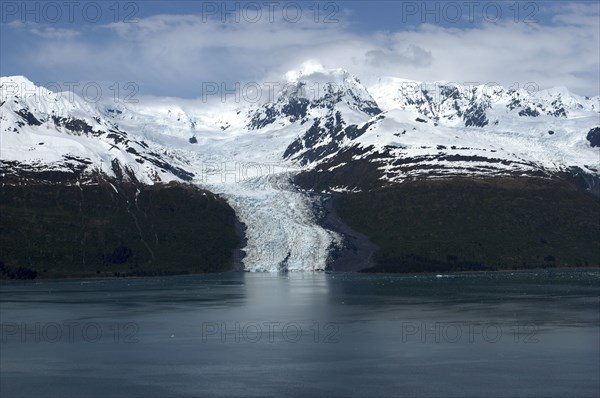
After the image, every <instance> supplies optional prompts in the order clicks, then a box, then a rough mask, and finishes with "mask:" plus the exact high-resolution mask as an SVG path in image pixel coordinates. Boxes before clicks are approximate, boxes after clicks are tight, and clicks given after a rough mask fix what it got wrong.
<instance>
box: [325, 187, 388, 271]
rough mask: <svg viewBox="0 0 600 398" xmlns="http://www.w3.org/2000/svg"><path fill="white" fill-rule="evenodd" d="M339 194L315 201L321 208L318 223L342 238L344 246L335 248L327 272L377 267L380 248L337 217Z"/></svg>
mask: <svg viewBox="0 0 600 398" xmlns="http://www.w3.org/2000/svg"><path fill="white" fill-rule="evenodd" d="M336 200H337V194H335V193H333V194H329V195H323V196H320V197H319V199H317V200H316V201H315V203H318V204H319V205H320V206H319V207H320V208H319V209H316V210H320V212H319V211H316V214H317V223H318V224H319V225H321V226H322V227H323V228H325V229H328V230H331V231H333V232H336V233H338V234H339V235H341V236H342V239H343V241H342V246H341V247H338V248H335V249H334V250H333V251H332V253H330V257H329V259H328V262H327V267H326V268H325V271H334V272H358V271H361V270H365V269H368V268H371V267H373V266H375V263H374V262H373V260H372V257H373V254H374V253H375V252H376V251H377V250H378V249H379V247H378V246H377V245H376V244H374V243H373V242H371V240H370V239H369V238H368V237H367V236H366V235H364V234H362V233H360V232H357V231H355V230H354V229H352V228H350V227H349V226H348V225H347V224H346V223H344V221H343V220H342V219H341V218H340V217H339V216H338V215H337V213H336V211H335V201H336Z"/></svg>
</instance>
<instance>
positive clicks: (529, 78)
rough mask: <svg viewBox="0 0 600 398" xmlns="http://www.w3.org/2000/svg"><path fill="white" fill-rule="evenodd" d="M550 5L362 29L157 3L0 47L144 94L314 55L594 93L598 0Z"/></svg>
mask: <svg viewBox="0 0 600 398" xmlns="http://www.w3.org/2000/svg"><path fill="white" fill-rule="evenodd" d="M553 7H554V8H553V9H552V12H553V13H554V14H553V15H554V16H553V18H551V23H545V24H542V23H538V24H532V23H523V22H522V21H521V22H514V21H512V20H506V21H500V22H497V23H484V24H478V25H460V24H458V25H456V26H451V27H444V26H435V25H429V24H422V25H420V26H418V27H413V28H410V29H408V28H406V27H405V28H404V30H397V31H381V32H360V31H358V30H356V29H355V27H354V26H353V25H351V24H350V23H349V22H347V21H345V20H344V18H343V15H341V16H340V18H339V19H340V22H339V23H327V24H326V23H322V22H320V23H317V22H315V21H314V20H312V19H311V18H303V19H302V20H300V21H297V22H294V23H291V22H290V21H286V20H285V19H282V18H279V19H276V20H274V21H272V22H271V21H269V20H266V19H262V20H259V21H257V22H255V23H250V22H247V21H246V22H245V21H244V20H243V19H242V20H241V22H240V23H232V22H228V23H222V22H221V21H220V20H216V19H206V18H205V17H203V16H202V15H153V16H150V17H146V18H139V20H138V22H137V23H124V22H121V23H110V24H106V25H95V26H92V27H89V28H88V29H86V30H85V32H83V33H82V34H78V33H77V32H75V31H72V30H63V29H59V28H54V27H47V26H41V25H40V26H36V27H32V26H28V27H27V28H28V29H29V32H30V37H28V38H27V41H28V45H27V51H26V52H25V51H23V52H21V53H15V54H9V55H7V53H6V52H4V53H3V56H9V57H11V56H12V57H23V59H24V61H23V60H21V61H22V64H23V65H26V66H25V67H27V68H28V67H31V68H37V70H38V71H42V72H40V73H43V71H44V70H47V71H49V72H48V73H50V71H51V72H52V73H54V74H55V75H56V74H62V75H64V78H63V79H64V80H69V79H90V78H93V79H98V80H103V81H119V82H126V81H135V82H136V83H138V84H139V86H140V92H141V93H142V94H144V93H146V94H155V95H171V96H184V97H195V96H200V94H201V90H202V84H203V83H205V82H226V83H227V84H231V82H235V81H240V82H248V81H259V80H263V79H267V80H269V79H276V78H278V77H282V76H283V75H284V74H285V73H286V72H288V71H289V70H293V69H297V68H298V67H299V66H300V65H301V64H302V63H304V62H305V61H306V60H309V59H312V60H315V61H317V62H318V63H321V64H323V65H325V66H326V67H328V68H336V67H342V68H345V69H348V70H349V71H351V72H352V73H354V74H356V75H357V76H358V77H360V78H361V80H362V81H363V82H366V83H367V84H369V83H373V82H376V81H377V79H378V77H380V76H389V75H391V76H398V77H403V78H408V79H414V80H420V81H436V80H447V81H454V82H463V83H465V82H480V83H490V82H495V83H499V84H502V85H505V86H512V87H514V86H515V85H518V86H521V87H522V86H523V85H525V84H527V83H530V82H534V83H536V84H537V85H538V86H539V87H540V88H547V87H551V86H557V85H561V86H566V87H568V88H569V89H570V90H572V91H574V92H577V93H581V94H587V95H597V94H598V92H599V91H600V82H599V78H598V70H599V69H600V65H599V59H600V50H599V48H600V37H599V35H600V34H599V32H600V25H599V22H598V21H599V18H598V11H597V8H598V7H590V6H587V5H585V4H583V5H582V4H575V5H562V6H553ZM67 39H68V40H67ZM4 62H6V61H4ZM9 62H10V61H9ZM23 73H24V74H27V70H24V71H23ZM54 78H56V76H54Z"/></svg>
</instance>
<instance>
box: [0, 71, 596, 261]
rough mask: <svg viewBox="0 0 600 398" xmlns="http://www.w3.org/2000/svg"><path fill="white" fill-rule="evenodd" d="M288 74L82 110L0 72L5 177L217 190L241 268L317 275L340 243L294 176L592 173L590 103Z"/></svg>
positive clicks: (376, 180) (554, 95)
mask: <svg viewBox="0 0 600 398" xmlns="http://www.w3.org/2000/svg"><path fill="white" fill-rule="evenodd" d="M283 82H284V84H282V86H281V88H280V90H279V91H278V92H277V93H276V95H275V97H274V99H273V101H268V102H264V103H261V104H253V103H248V104H244V103H239V102H236V103H216V102H212V103H207V102H205V101H193V100H187V101H183V100H177V99H171V98H144V99H142V101H141V102H140V103H138V104H123V103H104V104H103V103H99V104H91V103H86V102H85V101H84V100H82V99H81V98H79V97H77V96H74V97H72V98H70V97H69V96H68V94H64V93H52V92H50V91H48V90H46V89H44V88H42V87H37V86H35V85H34V84H33V83H31V82H30V81H29V80H27V79H26V78H24V77H22V76H13V77H3V78H1V80H0V94H1V101H2V102H1V105H0V121H1V122H2V126H1V128H0V135H1V136H0V169H1V170H0V171H1V172H2V173H3V174H4V175H6V174H11V173H12V174H15V175H21V176H23V175H24V174H23V171H24V170H26V171H28V174H27V175H28V176H30V175H31V173H33V174H35V173H34V172H35V171H38V172H48V171H62V172H64V173H75V174H76V175H77V178H76V180H77V181H78V182H80V181H81V182H82V183H86V176H89V175H90V174H93V173H101V174H105V175H108V176H111V177H114V178H122V179H131V180H137V181H139V182H141V183H145V184H153V183H156V182H161V181H162V182H166V181H186V182H189V183H193V184H197V185H199V186H201V187H203V188H207V189H209V190H211V191H213V192H215V193H218V194H220V195H222V196H223V197H224V198H226V200H227V201H228V202H229V204H230V205H231V206H232V208H234V210H235V211H236V213H237V215H238V217H239V218H240V220H241V221H242V222H243V223H244V224H245V225H246V227H247V231H246V232H247V246H246V247H245V248H244V251H245V253H246V257H245V258H244V260H243V261H244V266H245V269H246V270H249V271H271V272H275V271H297V270H323V269H325V267H326V266H327V259H328V256H329V252H330V249H331V248H332V247H335V246H336V245H339V244H340V237H339V236H338V235H337V234H336V233H334V232H332V231H328V230H326V229H324V228H322V227H321V226H319V225H318V223H317V222H316V216H315V213H314V209H313V206H314V203H313V202H312V200H311V199H310V197H309V196H308V195H307V194H306V193H305V192H303V191H301V190H298V189H297V188H296V187H295V186H294V185H293V184H292V183H291V181H292V179H293V178H294V177H295V176H298V175H299V174H302V173H305V172H313V173H316V174H315V175H317V176H326V175H335V176H342V177H343V178H342V177H340V178H341V179H340V180H339V181H337V180H336V182H335V184H333V185H331V184H330V185H329V187H328V189H329V190H333V191H353V190H357V189H360V187H359V186H358V185H357V184H356V183H355V181H354V179H355V178H356V176H355V175H354V174H353V169H352V166H353V165H356V164H360V163H361V162H362V163H364V164H366V165H368V166H369V169H370V170H374V172H373V174H372V175H369V178H370V179H371V180H372V181H371V183H372V186H382V185H387V184H393V183H400V182H402V181H404V180H406V179H413V178H443V177H452V176H496V175H512V176H530V175H531V176H533V175H535V176H547V177H550V176H553V175H555V174H557V173H563V172H569V171H572V170H577V172H578V173H580V174H583V175H585V176H589V177H590V178H592V179H594V181H596V180H597V179H598V178H600V113H599V111H600V105H599V100H600V98H599V97H594V98H586V97H580V96H577V95H574V94H571V93H569V92H568V90H566V89H564V88H557V89H550V90H544V91H540V92H537V93H533V94H530V93H529V92H527V91H526V90H523V89H520V90H510V89H505V88H502V87H499V86H475V87H466V86H459V85H454V84H449V83H435V84H425V85H424V84H421V83H419V82H412V81H409V80H404V79H398V78H383V79H381V81H380V83H379V84H378V85H376V86H374V87H369V88H368V89H367V88H366V87H364V86H363V85H362V84H361V82H360V80H359V79H358V78H357V77H355V76H353V75H352V74H350V73H348V72H347V71H344V70H342V69H332V70H327V69H324V68H323V67H322V66H320V65H316V64H306V65H304V66H303V68H302V70H300V71H291V72H288V73H287V74H286V76H285V77H284V78H283ZM432 86H433V87H437V88H436V90H437V91H435V92H434V90H433V89H431V87H432ZM428 87H429V88H428ZM15 88H16V89H15ZM40 175H41V174H40ZM40 178H41V177H40ZM586 178H587V177H586Z"/></svg>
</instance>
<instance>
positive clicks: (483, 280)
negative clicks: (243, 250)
mask: <svg viewBox="0 0 600 398" xmlns="http://www.w3.org/2000/svg"><path fill="white" fill-rule="evenodd" d="M599 276H600V272H598V271H597V270H583V271H580V270H558V271H551V272H539V271H528V272H517V273H497V274H490V273H474V274H460V275H453V276H451V277H437V276H436V275H413V276H411V275H405V276H385V275H357V274H327V273H289V274H279V275H277V274H248V273H228V274H218V275H201V276H181V277H170V278H143V279H119V280H98V281H41V282H35V283H22V282H18V283H8V284H3V285H2V288H1V289H0V315H1V325H0V326H1V329H0V331H1V332H2V334H1V335H0V345H1V346H0V349H1V354H2V355H0V371H1V372H2V377H1V378H0V395H1V396H3V397H4V396H41V397H61V398H62V397H70V396H73V397H84V396H103V397H110V396H114V397H122V396H128V397H129V396H140V397H142V396H143V397H165V396H194V397H196V396H257V397H258V396H261V397H262V396H289V397H295V396H298V397H306V396H327V397H336V396H340V397H352V396H356V397H362V396H448V395H450V396H515V397H516V396H518V397H521V396H581V397H585V396H597V393H598V382H599V378H598V375H599V374H600V341H599V338H598V337H599V333H600V331H599V324H600V311H599V309H600V298H599V296H600V286H599V285H598V282H599V281H600V279H599ZM69 325H71V326H72V327H73V329H72V330H71V331H72V332H73V333H72V335H71V334H69V329H67V327H68V326H69ZM73 325H75V326H73ZM86 327H87V329H85V328H86ZM57 331H60V333H61V335H60V337H58V338H57ZM53 333H54V334H53Z"/></svg>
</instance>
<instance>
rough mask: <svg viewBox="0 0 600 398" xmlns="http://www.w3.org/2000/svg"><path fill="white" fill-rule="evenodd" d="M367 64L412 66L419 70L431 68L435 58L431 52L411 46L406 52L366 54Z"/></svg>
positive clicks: (379, 51) (383, 51)
mask: <svg viewBox="0 0 600 398" xmlns="http://www.w3.org/2000/svg"><path fill="white" fill-rule="evenodd" d="M365 57H366V60H367V63H368V64H370V65H371V66H372V67H375V68H377V67H380V66H381V65H386V66H397V65H410V66H415V67H419V68H423V67H427V66H430V65H431V64H432V63H433V56H432V55H431V52H430V51H426V50H424V49H423V48H421V47H419V46H417V45H415V44H409V45H408V47H407V48H406V50H405V51H393V50H371V51H367V52H366V53H365Z"/></svg>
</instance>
